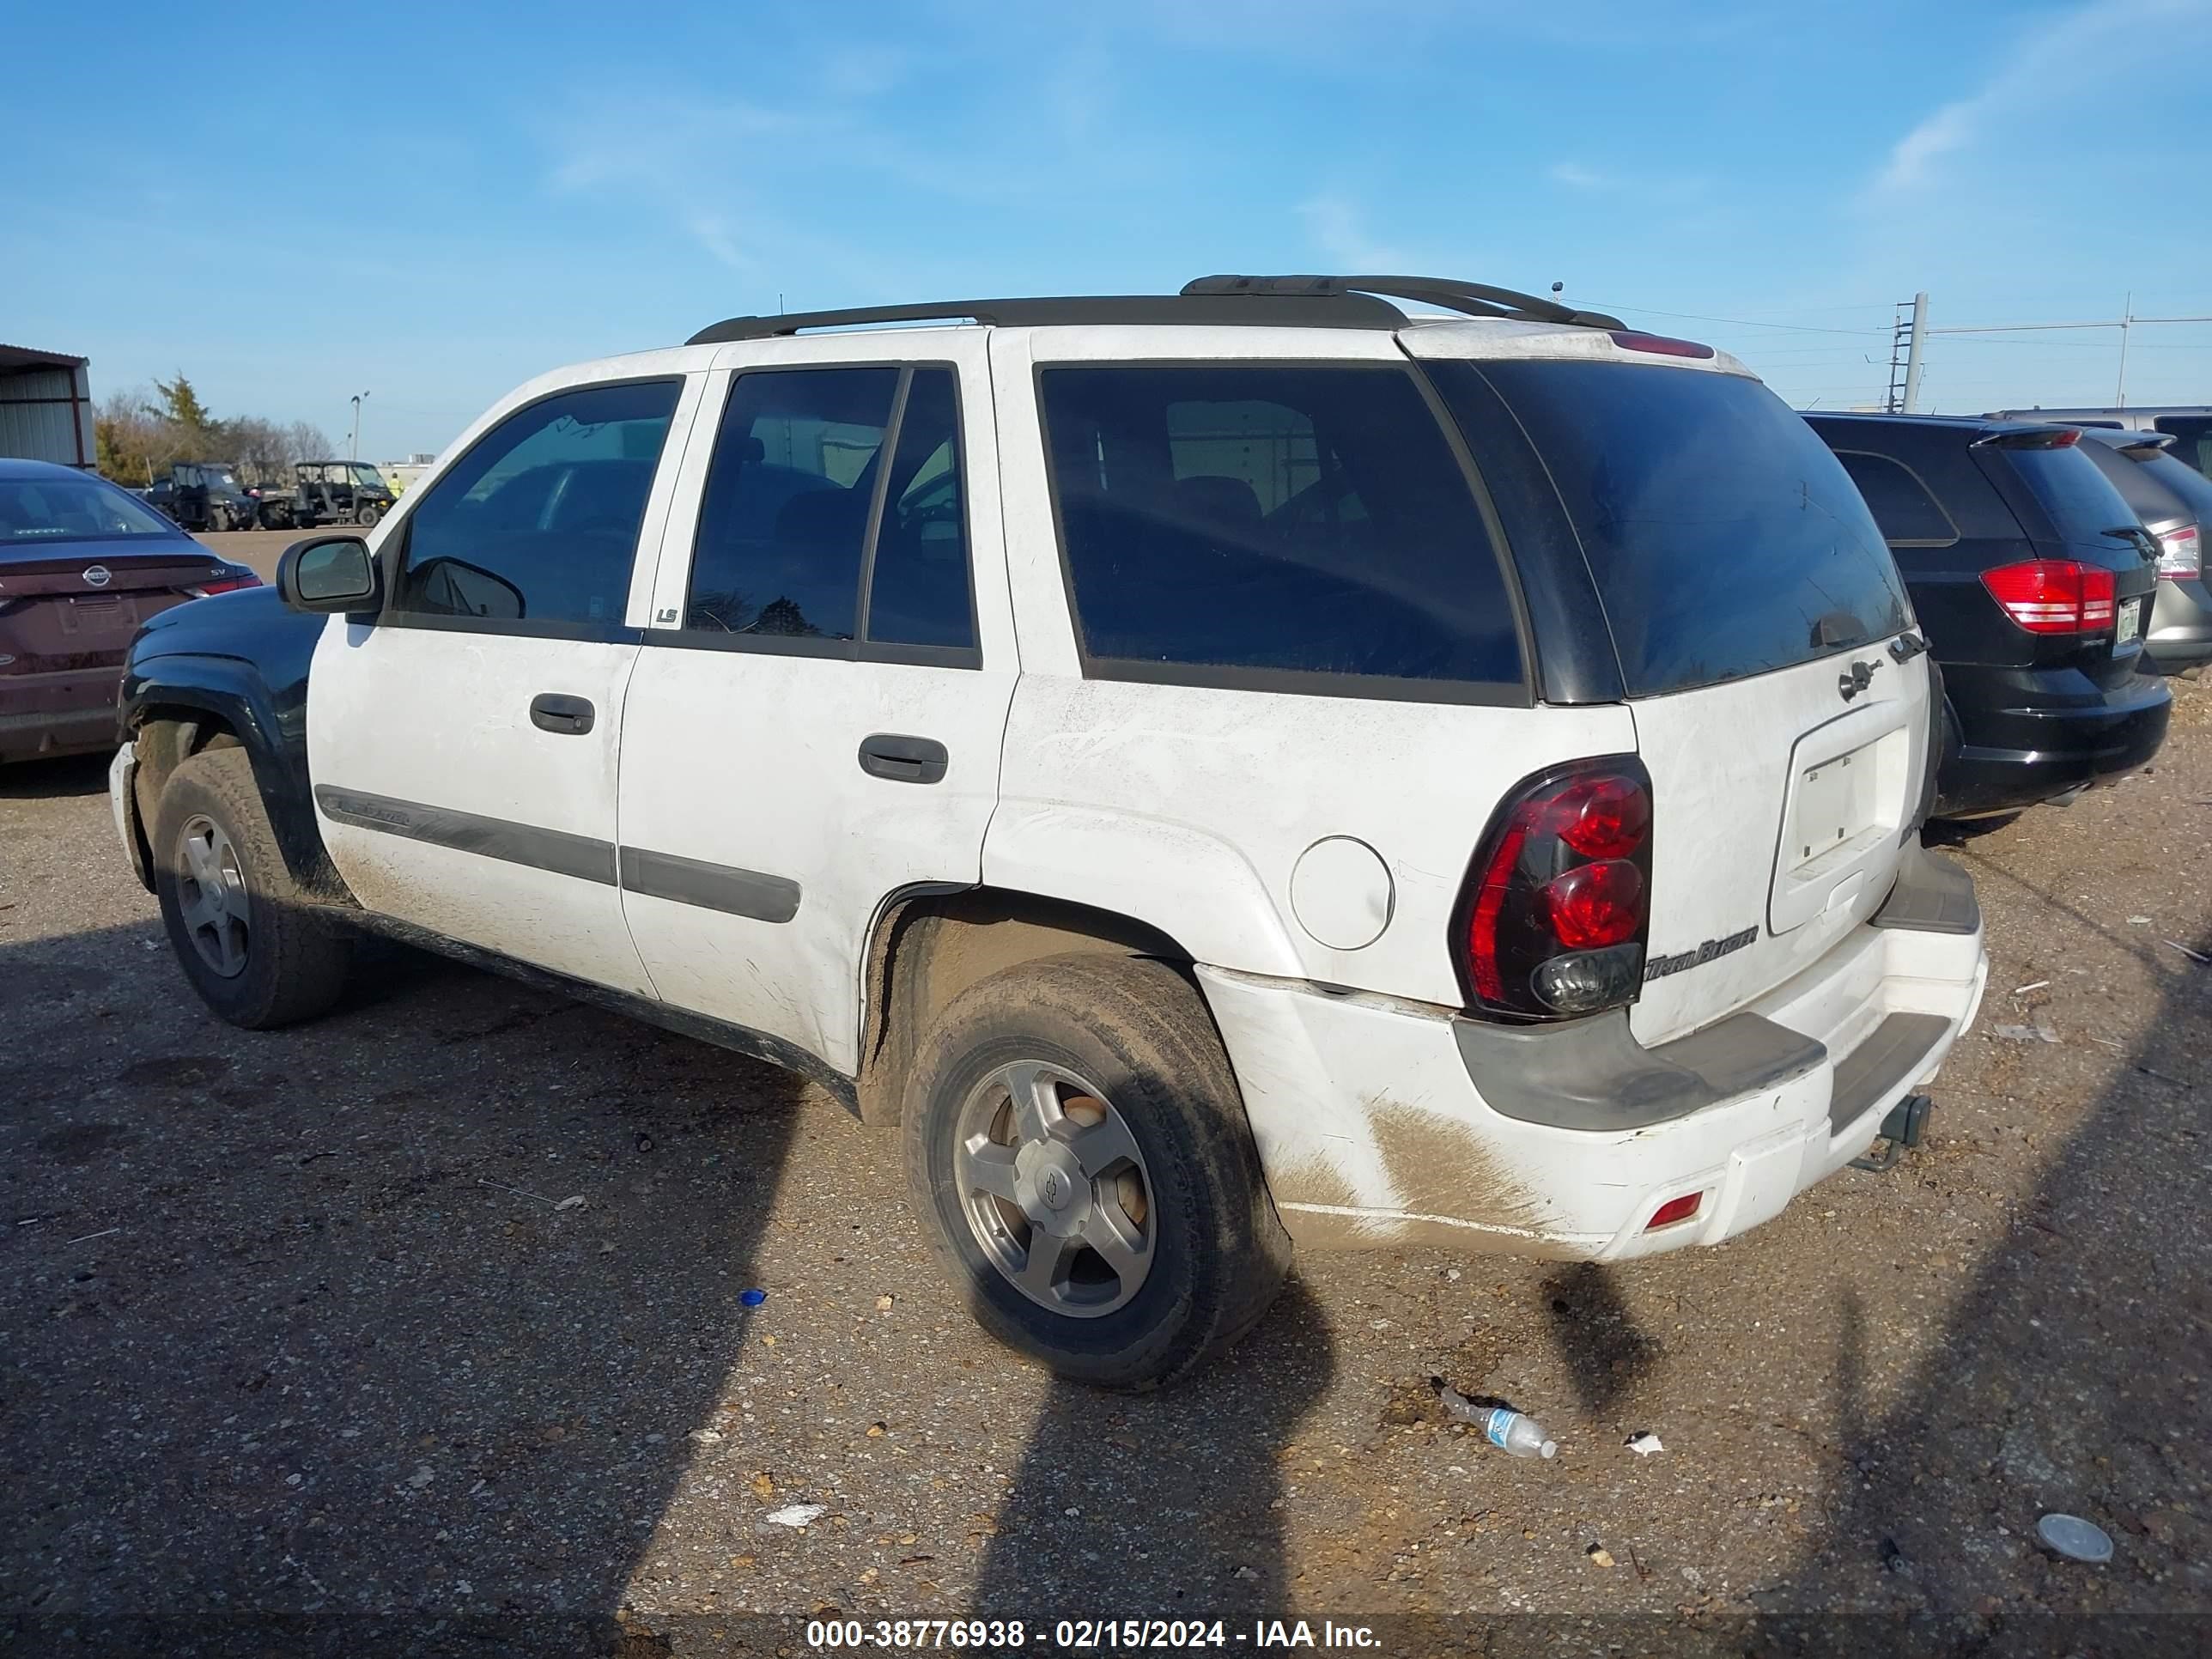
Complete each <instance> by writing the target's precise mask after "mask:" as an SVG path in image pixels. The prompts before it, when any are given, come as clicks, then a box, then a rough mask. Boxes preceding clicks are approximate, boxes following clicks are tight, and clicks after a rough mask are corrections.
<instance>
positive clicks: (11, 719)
mask: <svg viewBox="0 0 2212 1659" xmlns="http://www.w3.org/2000/svg"><path fill="white" fill-rule="evenodd" d="M122 687H123V671H122V670H121V669H120V668H119V667H116V668H95V669H88V670H85V671H75V672H70V673H65V674H21V675H15V676H13V677H11V678H7V679H0V762H4V761H19V760H36V759H38V758H39V757H41V756H46V755H82V754H88V753H89V752H91V751H92V750H98V749H112V748H113V747H114V746H115V743H116V737H115V733H116V698H117V696H118V694H119V693H120V691H121V690H122Z"/></svg>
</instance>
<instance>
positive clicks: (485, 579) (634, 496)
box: [392, 380, 683, 623]
mask: <svg viewBox="0 0 2212 1659" xmlns="http://www.w3.org/2000/svg"><path fill="white" fill-rule="evenodd" d="M682 385H683V383H682V382H681V381H678V380H649V381H641V382H637V383H634V384H631V385H628V386H585V387H580V388H579V389H578V390H576V391H574V392H561V393H559V394H557V395H556V396H554V397H551V398H545V399H544V400H543V401H542V402H538V403H535V404H531V405H530V406H529V407H527V408H526V409H520V410H516V411H515V412H514V413H513V414H512V415H510V416H507V419H505V420H504V421H501V422H500V423H499V424H498V425H497V426H495V427H494V428H492V429H491V430H490V431H489V432H488V433H486V434H485V435H483V437H481V438H479V439H477V441H476V444H475V445H474V447H471V449H470V451H469V452H468V453H467V454H465V455H464V456H462V457H461V459H459V461H458V462H456V463H455V464H454V465H453V470H452V471H449V472H447V474H446V475H445V476H444V477H441V478H440V479H439V480H438V482H437V483H435V484H433V485H431V486H430V489H429V490H428V494H426V495H424V496H423V498H422V501H420V502H418V503H417V504H416V507H415V510H414V512H413V513H411V514H410V517H409V519H408V521H407V530H406V537H407V544H406V552H405V568H404V571H403V572H402V574H401V576H400V580H399V582H398V592H397V593H396V594H395V595H394V597H393V600H392V608H393V609H394V610H395V611H407V612H413V613H416V614H420V615H427V616H440V617H482V618H485V619H488V620H496V621H507V622H536V623H619V622H620V621H621V620H622V617H623V610H624V608H625V607H626V606H627V605H628V603H629V575H630V565H631V562H632V561H633V560H634V559H635V556H636V553H637V532H638V527H639V526H640V525H641V523H642V522H643V520H644V518H645V501H646V497H647V495H649V494H650V493H651V491H652V489H653V469H654V468H655V467H656V466H657V465H659V460H660V448H661V445H662V443H663V441H665V439H666V438H667V436H668V421H669V416H671V414H673V413H674V411H675V409H676V397H677V393H678V392H679V391H681V390H682Z"/></svg>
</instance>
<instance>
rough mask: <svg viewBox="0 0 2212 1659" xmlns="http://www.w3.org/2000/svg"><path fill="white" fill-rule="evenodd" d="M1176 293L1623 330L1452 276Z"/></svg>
mask: <svg viewBox="0 0 2212 1659" xmlns="http://www.w3.org/2000/svg"><path fill="white" fill-rule="evenodd" d="M1182 291H1183V293H1184V294H1185V295H1188V296H1190V297H1192V298H1198V297H1200V296H1212V295H1227V294H1235V295H1252V296H1254V297H1255V298H1266V299H1305V298H1316V299H1317V298H1323V297H1334V296H1336V295H1344V296H1346V297H1356V296H1358V295H1367V294H1379V295H1383V296H1384V297H1386V298H1388V299H1392V300H1411V301H1413V302H1414V303H1415V304H1417V305H1429V306H1435V307H1438V308H1439V309H1441V310H1444V311H1456V312H1458V313H1461V314H1462V315H1463V316H1468V317H1504V318H1510V319H1514V320H1516V321H1532V320H1533V321H1535V322H1540V323H1567V324H1571V325H1574V326H1576V327H1578V328H1607V329H1613V328H1626V327H1627V326H1628V325H1627V324H1626V323H1624V322H1622V321H1621V320H1620V318H1618V317H1608V316H1607V315H1606V314H1605V313H1603V312H1601V311H1577V310H1576V309H1575V308H1574V307H1572V306H1566V305H1562V304H1560V303H1559V301H1557V300H1546V299H1542V298H1540V297H1539V296H1538V295H1534V294H1523V293H1522V292H1520V291H1519V290H1518V289H1510V288H1492V287H1491V286H1490V285H1489V284H1488V283H1463V282H1461V281H1460V280H1459V279H1458V278H1456V277H1453V276H1200V277H1199V278H1197V279H1196V280H1194V281H1193V282H1188V283H1184V284H1183V286H1182Z"/></svg>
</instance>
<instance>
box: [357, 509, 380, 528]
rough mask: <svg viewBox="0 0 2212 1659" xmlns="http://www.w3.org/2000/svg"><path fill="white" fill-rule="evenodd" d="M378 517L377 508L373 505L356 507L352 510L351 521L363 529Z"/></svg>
mask: <svg viewBox="0 0 2212 1659" xmlns="http://www.w3.org/2000/svg"><path fill="white" fill-rule="evenodd" d="M378 517H379V514H378V513H377V510H376V509H375V508H374V507H356V508H354V510H353V521H354V522H355V523H356V524H357V525H359V526H361V527H362V529H363V530H366V529H368V527H369V526H371V525H373V524H374V523H375V522H376V520H377V519H378Z"/></svg>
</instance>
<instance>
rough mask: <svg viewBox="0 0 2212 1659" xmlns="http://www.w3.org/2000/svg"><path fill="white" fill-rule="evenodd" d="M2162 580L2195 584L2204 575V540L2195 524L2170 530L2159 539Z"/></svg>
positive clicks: (2160, 576) (2160, 575) (2159, 572)
mask: <svg viewBox="0 0 2212 1659" xmlns="http://www.w3.org/2000/svg"><path fill="white" fill-rule="evenodd" d="M2158 574H2159V578H2160V580H2163V581H2169V582H2193V581H2195V580H2197V577H2199V576H2201V575H2203V574H2204V538H2203V533H2202V532H2200V531H2199V530H2198V529H2197V526H2195V525H2193V524H2185V525H2183V526H2181V527H2180V528H2179V530H2169V531H2167V532H2166V533H2165V534H2164V535H2163V536H2160V538H2158Z"/></svg>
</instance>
